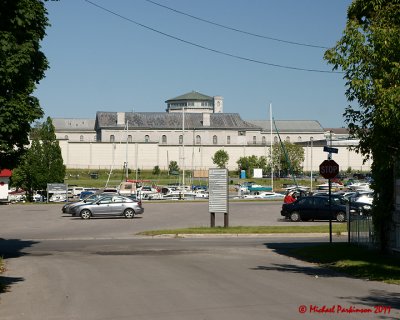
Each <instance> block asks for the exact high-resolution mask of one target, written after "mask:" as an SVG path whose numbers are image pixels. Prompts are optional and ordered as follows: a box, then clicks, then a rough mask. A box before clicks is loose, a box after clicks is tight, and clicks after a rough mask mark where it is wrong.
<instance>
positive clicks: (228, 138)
mask: <svg viewBox="0 0 400 320" xmlns="http://www.w3.org/2000/svg"><path fill="white" fill-rule="evenodd" d="M226 144H231V136H227V137H226Z"/></svg>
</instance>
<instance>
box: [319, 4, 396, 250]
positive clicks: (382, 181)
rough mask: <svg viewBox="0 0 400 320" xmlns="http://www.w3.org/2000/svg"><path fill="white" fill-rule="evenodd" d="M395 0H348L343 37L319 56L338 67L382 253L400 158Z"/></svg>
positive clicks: (346, 116) (349, 123)
mask: <svg viewBox="0 0 400 320" xmlns="http://www.w3.org/2000/svg"><path fill="white" fill-rule="evenodd" d="M399 34H400V1H399V0H354V1H353V3H352V4H351V5H350V6H349V8H348V12H347V24H346V28H345V30H344V32H343V37H342V38H341V39H340V40H339V41H338V42H337V44H336V46H335V47H333V48H331V49H329V50H327V51H326V52H325V56H324V57H325V59H326V60H327V61H328V62H329V63H330V64H332V65H333V69H334V70H337V69H341V70H342V71H343V72H344V79H345V81H346V91H345V94H346V97H347V100H348V101H349V102H350V105H349V106H348V107H347V108H346V110H345V112H344V117H345V121H346V123H347V124H348V127H349V131H350V134H351V135H352V136H354V137H357V138H358V139H360V143H359V145H358V146H357V147H356V148H355V149H356V151H357V152H360V153H361V154H362V155H363V156H364V159H365V160H367V159H369V158H370V157H372V159H373V163H372V166H371V169H372V177H373V180H374V183H373V185H372V187H373V189H374V191H375V198H374V206H373V221H374V227H375V232H376V235H377V236H378V239H379V241H380V244H381V248H382V249H386V248H387V245H388V241H389V228H390V224H391V211H392V208H393V204H394V174H393V172H394V169H395V167H396V163H398V162H399V156H400V148H399V141H400V109H399V106H400V41H399V39H400V37H399Z"/></svg>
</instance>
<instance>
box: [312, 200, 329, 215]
mask: <svg viewBox="0 0 400 320" xmlns="http://www.w3.org/2000/svg"><path fill="white" fill-rule="evenodd" d="M329 215H330V210H329V197H315V199H314V219H316V220H329Z"/></svg>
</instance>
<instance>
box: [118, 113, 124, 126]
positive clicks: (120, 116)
mask: <svg viewBox="0 0 400 320" xmlns="http://www.w3.org/2000/svg"><path fill="white" fill-rule="evenodd" d="M117 125H118V126H125V112H117Z"/></svg>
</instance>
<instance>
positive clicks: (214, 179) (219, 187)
mask: <svg viewBox="0 0 400 320" xmlns="http://www.w3.org/2000/svg"><path fill="white" fill-rule="evenodd" d="M228 178H229V177H228V169H218V168H212V169H209V171H208V190H209V198H208V211H209V212H215V213H228V191H229V190H228Z"/></svg>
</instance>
